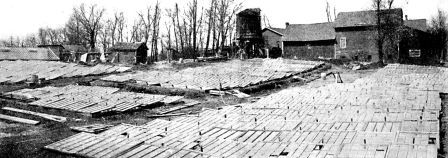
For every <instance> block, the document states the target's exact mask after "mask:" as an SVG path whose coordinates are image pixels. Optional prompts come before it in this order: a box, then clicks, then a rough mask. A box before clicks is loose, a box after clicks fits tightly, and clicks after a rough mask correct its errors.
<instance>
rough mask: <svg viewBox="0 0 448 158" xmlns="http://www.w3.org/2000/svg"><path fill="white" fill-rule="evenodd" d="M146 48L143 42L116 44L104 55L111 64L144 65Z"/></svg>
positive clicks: (146, 53) (146, 55) (146, 54)
mask: <svg viewBox="0 0 448 158" xmlns="http://www.w3.org/2000/svg"><path fill="white" fill-rule="evenodd" d="M147 57H148V47H147V46H146V43H145V42H137V43H127V42H119V43H116V44H115V45H114V46H112V47H111V48H110V49H109V52H108V53H106V58H107V59H108V60H109V61H110V62H112V63H122V64H137V63H146V59H147Z"/></svg>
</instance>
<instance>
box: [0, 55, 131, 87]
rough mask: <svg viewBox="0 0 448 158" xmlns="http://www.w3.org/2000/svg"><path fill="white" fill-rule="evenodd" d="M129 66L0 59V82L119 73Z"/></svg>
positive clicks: (126, 69)
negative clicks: (33, 76)
mask: <svg viewBox="0 0 448 158" xmlns="http://www.w3.org/2000/svg"><path fill="white" fill-rule="evenodd" d="M130 69H131V68H130V67H121V66H112V65H102V64H98V65H96V66H93V67H91V66H84V65H78V64H74V63H64V62H54V61H21V60H17V61H0V83H4V82H8V83H17V82H22V81H25V80H27V79H29V78H31V76H32V75H37V76H38V77H39V78H44V79H45V80H52V79H56V78H61V77H62V78H68V77H76V76H88V75H99V74H110V73H119V72H125V71H128V70H130Z"/></svg>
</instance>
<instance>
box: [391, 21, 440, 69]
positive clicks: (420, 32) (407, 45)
mask: <svg viewBox="0 0 448 158" xmlns="http://www.w3.org/2000/svg"><path fill="white" fill-rule="evenodd" d="M403 28H404V29H403V30H404V31H403V33H402V35H401V36H402V39H401V41H400V49H399V62H400V63H405V64H418V65H434V64H437V63H438V62H439V59H440V57H441V54H440V50H437V49H435V48H436V47H435V46H433V43H434V42H433V40H434V38H432V36H431V34H430V33H429V32H428V25H427V21H426V19H416V20H405V21H404V27H403Z"/></svg>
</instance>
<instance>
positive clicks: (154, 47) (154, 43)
mask: <svg viewBox="0 0 448 158" xmlns="http://www.w3.org/2000/svg"><path fill="white" fill-rule="evenodd" d="M160 10H161V9H160V3H159V2H158V1H157V3H156V5H155V7H154V14H153V19H152V27H153V28H152V38H151V39H152V40H151V57H150V59H151V60H150V61H151V62H154V61H157V53H158V51H159V50H158V40H159V24H160V18H161V13H160Z"/></svg>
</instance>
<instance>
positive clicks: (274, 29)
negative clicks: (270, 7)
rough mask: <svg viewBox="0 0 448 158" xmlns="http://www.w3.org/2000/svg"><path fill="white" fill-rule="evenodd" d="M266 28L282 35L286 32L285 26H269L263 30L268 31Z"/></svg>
mask: <svg viewBox="0 0 448 158" xmlns="http://www.w3.org/2000/svg"><path fill="white" fill-rule="evenodd" d="M266 30H270V31H272V32H274V33H276V34H278V35H280V36H283V35H284V34H285V30H286V29H284V28H274V27H267V28H264V29H263V32H264V31H266Z"/></svg>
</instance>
